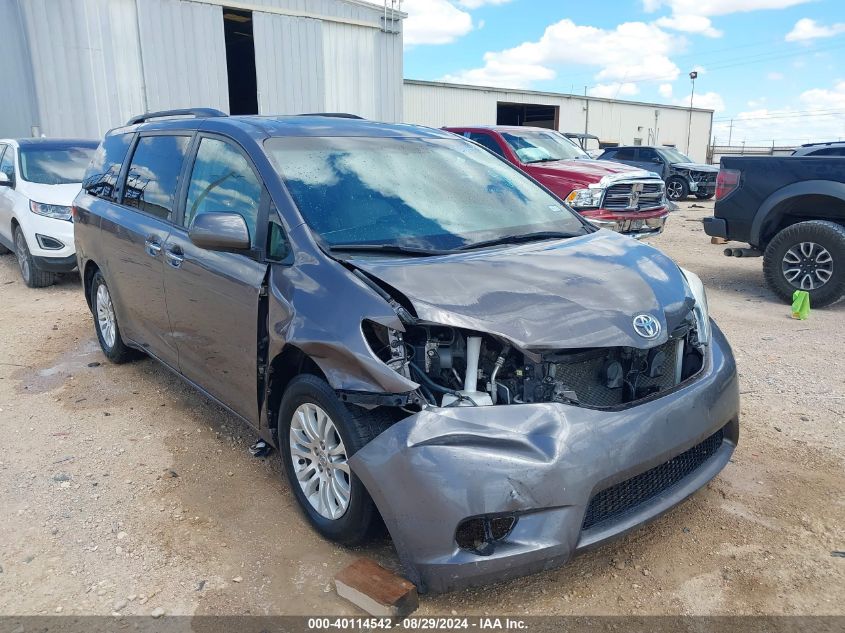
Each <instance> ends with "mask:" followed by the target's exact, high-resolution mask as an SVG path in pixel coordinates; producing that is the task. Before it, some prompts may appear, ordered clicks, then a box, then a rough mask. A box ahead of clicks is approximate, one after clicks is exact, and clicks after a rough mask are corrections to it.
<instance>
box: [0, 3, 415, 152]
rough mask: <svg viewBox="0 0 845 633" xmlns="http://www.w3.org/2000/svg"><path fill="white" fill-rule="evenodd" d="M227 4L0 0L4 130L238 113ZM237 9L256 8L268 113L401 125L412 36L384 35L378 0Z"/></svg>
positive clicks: (82, 131)
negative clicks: (349, 115)
mask: <svg viewBox="0 0 845 633" xmlns="http://www.w3.org/2000/svg"><path fill="white" fill-rule="evenodd" d="M224 4H225V2H223V0H0V55H2V57H0V59H3V60H4V62H5V64H4V76H3V79H2V81H0V97H3V98H2V100H0V103H3V112H2V116H1V117H0V133H2V134H6V135H13V136H28V135H29V134H30V128H31V126H39V127H40V130H41V132H43V133H44V134H46V135H48V136H54V137H55V136H85V137H91V138H98V137H101V136H102V135H103V133H104V132H105V131H106V130H107V129H109V128H111V127H115V126H117V125H121V124H123V123H124V122H125V121H126V120H127V119H128V118H129V117H130V116H132V115H135V114H139V113H141V112H144V111H152V110H163V109H169V108H182V107H191V106H205V107H214V108H218V109H221V110H224V111H228V109H229V90H228V81H227V76H226V51H225V36H224V29H223V8H222V7H223V5H224ZM232 4H234V5H235V6H238V5H239V4H246V5H248V6H249V7H250V8H252V9H254V15H253V17H254V19H255V37H256V66H257V74H258V80H259V101H260V102H259V107H260V111H261V112H262V113H264V114H277V113H278V114H290V113H297V112H303V111H325V110H338V111H349V112H354V113H356V114H360V115H362V116H366V117H369V118H374V119H380V120H385V121H399V120H401V118H402V39H401V35H390V34H385V33H383V32H382V31H381V30H380V26H381V18H382V11H381V9H380V8H379V7H378V6H367V5H365V4H360V3H358V2H356V1H355V0H250V1H249V2H246V3H242V2H239V1H233V2H232ZM263 7H266V9H265V10H262V8H263ZM278 11H293V12H300V13H307V14H309V15H310V16H312V17H295V16H286V15H280V14H279V13H278ZM18 13H20V19H19V18H18V17H17V16H18ZM313 16H322V17H324V18H325V19H317V18H316V17H313ZM338 20H340V21H342V20H351V21H353V22H355V24H343V23H341V22H339V21H338ZM359 23H360V24H359ZM21 25H23V28H21ZM400 27H401V23H400ZM30 69H31V70H30Z"/></svg>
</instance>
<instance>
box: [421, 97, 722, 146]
mask: <svg viewBox="0 0 845 633" xmlns="http://www.w3.org/2000/svg"><path fill="white" fill-rule="evenodd" d="M498 102H505V103H530V104H537V105H549V106H557V107H558V108H560V110H559V112H560V119H559V121H560V130H561V131H562V132H584V129H585V124H586V116H587V111H586V110H585V107H586V105H587V102H589V126H588V132H589V133H590V134H595V135H596V136H598V137H599V138H600V139H601V140H602V141H608V142H615V143H620V144H633V143H634V142H635V139H641V140H642V144H643V145H648V144H649V143H650V139H649V130H650V129H653V128H654V126H655V125H654V113H655V110H656V111H657V112H658V121H657V128H658V134H659V135H658V141H659V142H660V143H661V144H666V145H675V146H676V147H678V149H680V150H681V151H684V150H686V145H687V127H688V124H689V122H690V118H689V110H687V109H685V108H673V107H667V106H662V105H657V104H646V103H631V102H625V101H612V100H607V99H596V98H585V97H580V96H576V95H556V94H549V93H537V92H530V91H519V90H504V89H479V88H475V87H471V86H459V85H452V84H436V83H432V82H414V81H406V82H405V87H404V117H405V122H407V123H417V124H420V125H429V126H431V127H442V126H444V125H456V126H460V125H495V124H496V106H497V103H498ZM712 117H713V114H712V113H711V112H704V111H700V110H694V111H693V113H692V126H691V138H690V151H689V154H690V156H691V157H692V158H694V159H695V160H700V161H704V160H706V157H707V146H708V143H709V141H710V125H711V120H712Z"/></svg>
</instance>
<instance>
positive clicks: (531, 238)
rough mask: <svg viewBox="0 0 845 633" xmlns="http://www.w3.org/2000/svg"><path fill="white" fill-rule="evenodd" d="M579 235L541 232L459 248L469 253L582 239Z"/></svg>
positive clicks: (506, 237) (508, 236)
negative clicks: (552, 241) (507, 246)
mask: <svg viewBox="0 0 845 633" xmlns="http://www.w3.org/2000/svg"><path fill="white" fill-rule="evenodd" d="M580 235H581V234H579V233H564V232H561V231H539V232H537V233H523V234H521V235H506V236H504V237H497V238H496V239H492V240H484V241H481V242H473V243H472V244H465V245H464V246H461V247H459V248H458V250H459V251H468V250H472V249H475V248H484V247H485V246H498V245H500V244H518V243H520V242H540V241H542V240H559V239H569V238H571V237H580Z"/></svg>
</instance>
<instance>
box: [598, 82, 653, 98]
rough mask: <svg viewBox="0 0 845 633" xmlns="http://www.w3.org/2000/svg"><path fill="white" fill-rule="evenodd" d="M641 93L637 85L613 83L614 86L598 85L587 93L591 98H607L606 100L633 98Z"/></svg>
mask: <svg viewBox="0 0 845 633" xmlns="http://www.w3.org/2000/svg"><path fill="white" fill-rule="evenodd" d="M639 91H640V89H639V88H637V84H632V83H630V82H627V83H612V84H597V85H595V86H593V87H592V88H590V89H589V90H588V91H587V92H588V93H589V94H590V96H591V97H605V98H606V99H616V98H618V97H632V96H633V95H635V94H637V93H638V92H639Z"/></svg>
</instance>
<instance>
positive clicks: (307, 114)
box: [296, 112, 364, 120]
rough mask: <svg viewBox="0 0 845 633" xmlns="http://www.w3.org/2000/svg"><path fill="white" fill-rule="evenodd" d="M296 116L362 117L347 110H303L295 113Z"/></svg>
mask: <svg viewBox="0 0 845 633" xmlns="http://www.w3.org/2000/svg"><path fill="white" fill-rule="evenodd" d="M296 116H328V117H334V118H336V119H361V120H363V119H364V117H362V116H358V115H357V114H349V113H348V112H303V113H302V114H297V115H296Z"/></svg>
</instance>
